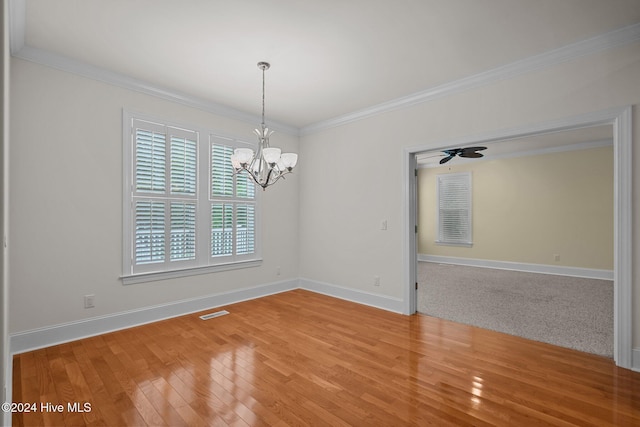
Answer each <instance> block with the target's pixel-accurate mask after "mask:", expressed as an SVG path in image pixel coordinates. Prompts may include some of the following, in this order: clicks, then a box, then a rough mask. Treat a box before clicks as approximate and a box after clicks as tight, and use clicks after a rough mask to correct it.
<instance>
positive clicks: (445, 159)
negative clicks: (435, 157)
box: [440, 154, 453, 165]
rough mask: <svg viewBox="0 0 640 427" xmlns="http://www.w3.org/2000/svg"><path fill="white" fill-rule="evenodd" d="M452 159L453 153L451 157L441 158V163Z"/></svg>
mask: <svg viewBox="0 0 640 427" xmlns="http://www.w3.org/2000/svg"><path fill="white" fill-rule="evenodd" d="M451 159H453V154H450V155H449V157H445V158H444V159H442V160H440V164H441V165H444V164H445V163H447V162H448V161H449V160H451Z"/></svg>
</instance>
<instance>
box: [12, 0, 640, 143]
mask: <svg viewBox="0 0 640 427" xmlns="http://www.w3.org/2000/svg"><path fill="white" fill-rule="evenodd" d="M9 9H10V21H11V22H10V46H11V54H12V55H13V56H14V57H16V58H20V59H24V60H27V61H31V62H35V63H39V64H41V65H46V66H49V67H52V68H56V69H59V70H62V71H67V72H70V73H74V74H78V75H81V76H84V77H87V78H91V79H94V80H99V81H102V82H104V83H108V84H113V85H116V86H120V87H123V88H126V89H130V90H133V91H137V92H141V93H145V94H147V95H152V96H156V97H159V98H162V99H166V100H168V101H172V102H177V103H180V104H183V105H186V106H189V107H193V108H198V109H201V110H203V111H207V112H210V113H214V114H217V115H220V116H223V117H227V118H231V119H235V120H240V121H243V122H247V123H256V122H258V121H260V119H261V118H260V117H259V116H257V115H253V114H248V113H245V112H242V111H239V110H236V109H233V108H231V107H228V106H225V105H222V104H218V103H215V102H212V101H209V100H206V99H202V98H198V97H195V96H192V95H189V94H184V93H181V92H178V91H174V90H171V89H167V88H164V87H161V86H158V85H154V84H152V83H149V82H145V81H142V80H138V79H134V78H132V77H129V76H126V75H123V74H120V73H116V72H113V71H109V70H106V69H103V68H100V67H96V66H93V65H90V64H87V63H83V62H79V61H76V60H73V59H71V58H68V57H65V56H62V55H58V54H55V53H52V52H47V51H44V50H41V49H36V48H33V47H30V46H27V45H25V29H26V23H25V19H26V3H25V0H10V3H9ZM638 41H640V23H637V24H633V25H629V26H627V27H623V28H620V29H617V30H613V31H610V32H608V33H604V34H601V35H598V36H595V37H591V38H589V39H585V40H582V41H579V42H576V43H572V44H569V45H566V46H563V47H561V48H558V49H554V50H551V51H548V52H544V53H541V54H539V55H534V56H531V57H529V58H525V59H523V60H520V61H516V62H512V63H510V64H506V65H503V66H500V67H497V68H493V69H491V70H487V71H484V72H481V73H478V74H474V75H471V76H468V77H464V78H461V79H458V80H454V81H451V82H448V83H444V84H442V85H439V86H435V87H432V88H429V89H426V90H423V91H419V92H416V93H413V94H410V95H407V96H404V97H400V98H396V99H392V100H390V101H387V102H383V103H381V104H377V105H373V106H371V107H367V108H364V109H361V110H357V111H354V112H351V113H347V114H343V115H340V116H337V117H334V118H331V119H327V120H323V121H319V122H317V123H313V124H311V125H308V126H305V127H302V128H297V127H295V126H291V125H288V124H285V123H280V122H273V121H271V122H270V123H269V127H271V128H273V129H275V130H277V131H279V132H283V133H286V134H290V135H298V136H305V135H310V134H314V133H317V132H321V131H324V130H326V129H330V128H334V127H337V126H341V125H344V124H347V123H351V122H355V121H358V120H362V119H365V118H368V117H372V116H376V115H378V114H383V113H386V112H389V111H394V110H398V109H401V108H407V107H411V106H413V105H416V104H421V103H424V102H428V101H432V100H435V99H438V98H442V97H444V96H448V95H452V94H455V93H458V92H463V91H466V90H470V89H474V88H477V87H480V86H483V85H487V84H490V83H493V82H496V81H500V80H505V79H509V78H513V77H516V76H519V75H522V74H525V73H529V72H532V71H536V70H539V69H542V68H546V67H550V66H552V65H556V64H560V63H562V62H566V61H570V60H573V59H576V58H579V57H582V56H586V55H590V54H593V53H596V52H600V51H603V50H606V49H611V48H615V47H619V46H623V45H626V44H630V43H634V42H638Z"/></svg>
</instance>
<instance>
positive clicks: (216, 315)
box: [200, 310, 229, 320]
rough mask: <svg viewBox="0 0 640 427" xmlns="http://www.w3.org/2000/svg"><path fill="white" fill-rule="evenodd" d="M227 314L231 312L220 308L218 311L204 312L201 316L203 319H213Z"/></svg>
mask: <svg viewBox="0 0 640 427" xmlns="http://www.w3.org/2000/svg"><path fill="white" fill-rule="evenodd" d="M225 314H229V312H228V311H227V310H220V311H216V312H215V313H209V314H203V315H202V316H200V318H201V319H202V320H209V319H213V318H214V317H220V316H224V315H225Z"/></svg>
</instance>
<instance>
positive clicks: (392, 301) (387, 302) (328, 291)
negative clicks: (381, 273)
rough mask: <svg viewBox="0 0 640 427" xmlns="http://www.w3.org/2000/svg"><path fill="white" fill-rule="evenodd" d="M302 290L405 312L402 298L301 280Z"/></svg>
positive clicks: (396, 311) (395, 311)
mask: <svg viewBox="0 0 640 427" xmlns="http://www.w3.org/2000/svg"><path fill="white" fill-rule="evenodd" d="M300 289H305V290H308V291H312V292H316V293H319V294H323V295H328V296H331V297H335V298H340V299H343V300H347V301H351V302H355V303H358V304H364V305H368V306H371V307H376V308H381V309H383V310H387V311H392V312H394V313H403V310H404V301H403V300H402V298H393V297H389V296H386V295H380V294H374V293H370V292H365V291H359V290H356V289H352V288H344V287H342V286H338V285H334V284H331V283H325V282H318V281H315V280H310V279H305V278H300Z"/></svg>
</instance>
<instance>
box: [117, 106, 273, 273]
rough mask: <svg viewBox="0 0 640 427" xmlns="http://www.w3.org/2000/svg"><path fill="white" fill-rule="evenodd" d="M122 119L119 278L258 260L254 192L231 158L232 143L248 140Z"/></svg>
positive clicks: (242, 144)
mask: <svg viewBox="0 0 640 427" xmlns="http://www.w3.org/2000/svg"><path fill="white" fill-rule="evenodd" d="M123 119H124V123H128V125H129V126H127V127H126V128H125V129H124V132H123V136H124V139H123V148H124V152H123V153H124V155H123V160H124V161H123V167H124V172H125V175H124V192H123V208H124V216H123V263H122V265H123V275H122V280H123V283H127V284H128V283H137V282H140V281H148V280H149V281H150V280H156V279H157V278H160V277H163V278H164V277H181V276H183V275H191V274H200V273H204V272H212V271H220V270H226V269H229V268H244V267H246V266H255V265H258V264H259V263H260V262H261V259H260V247H261V245H260V239H259V234H258V231H259V230H258V221H257V220H258V218H259V217H258V214H259V205H258V202H259V199H260V194H259V193H257V191H256V189H255V188H256V186H255V183H254V182H253V180H252V178H251V177H250V176H247V175H244V174H236V173H235V170H234V168H233V165H232V163H231V156H232V155H233V152H234V150H235V149H236V148H239V147H242V148H249V147H254V146H255V145H254V144H252V143H247V142H244V141H241V140H239V139H235V138H231V137H228V136H220V135H217V134H214V133H211V132H210V130H208V129H206V128H203V127H198V128H194V129H188V128H187V127H181V126H176V125H168V124H166V123H162V121H156V120H153V119H151V118H148V117H147V118H141V117H136V116H134V115H132V114H130V113H127V112H125V113H124V118H123ZM201 135H209V138H206V137H205V138H202V137H201ZM193 269H197V270H193ZM190 270H193V271H190Z"/></svg>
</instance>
